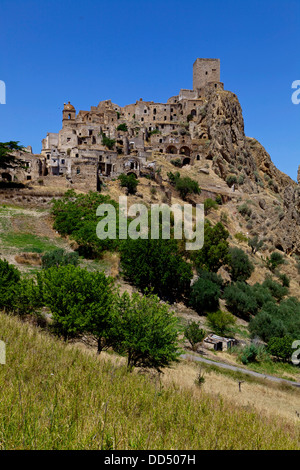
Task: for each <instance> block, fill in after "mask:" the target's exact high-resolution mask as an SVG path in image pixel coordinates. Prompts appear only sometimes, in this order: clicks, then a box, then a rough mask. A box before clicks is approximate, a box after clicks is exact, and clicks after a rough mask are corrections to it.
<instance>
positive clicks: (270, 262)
mask: <svg viewBox="0 0 300 470" xmlns="http://www.w3.org/2000/svg"><path fill="white" fill-rule="evenodd" d="M281 264H284V258H283V255H282V254H281V253H278V251H273V253H272V254H271V256H270V257H267V266H268V268H269V269H270V271H272V272H274V271H275V269H276V268H277V267H278V266H280V265H281Z"/></svg>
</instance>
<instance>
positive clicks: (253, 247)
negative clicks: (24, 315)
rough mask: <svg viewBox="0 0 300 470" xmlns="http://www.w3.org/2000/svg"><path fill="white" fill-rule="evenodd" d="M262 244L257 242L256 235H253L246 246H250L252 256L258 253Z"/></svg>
mask: <svg viewBox="0 0 300 470" xmlns="http://www.w3.org/2000/svg"><path fill="white" fill-rule="evenodd" d="M263 244H264V242H263V240H259V238H258V235H255V236H254V237H253V238H250V240H249V241H248V245H249V246H250V248H251V251H252V253H253V254H254V255H255V253H256V252H257V251H259V249H260V248H262V246H263Z"/></svg>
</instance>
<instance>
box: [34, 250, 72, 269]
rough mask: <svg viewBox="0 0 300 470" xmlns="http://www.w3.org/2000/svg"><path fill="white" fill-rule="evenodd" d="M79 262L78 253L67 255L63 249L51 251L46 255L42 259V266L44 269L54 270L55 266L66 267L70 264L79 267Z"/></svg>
mask: <svg viewBox="0 0 300 470" xmlns="http://www.w3.org/2000/svg"><path fill="white" fill-rule="evenodd" d="M78 262H79V255H78V253H77V252H75V251H73V252H71V253H67V252H66V251H65V250H63V249H62V248H58V249H57V250H53V251H49V252H48V253H45V254H44V256H43V257H42V266H43V268H44V269H48V268H52V267H53V266H56V267H59V266H66V265H68V264H72V265H73V266H77V265H78Z"/></svg>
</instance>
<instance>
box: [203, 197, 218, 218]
mask: <svg viewBox="0 0 300 470" xmlns="http://www.w3.org/2000/svg"><path fill="white" fill-rule="evenodd" d="M212 209H215V210H216V209H218V203H217V202H216V201H214V200H213V199H211V198H208V199H205V201H204V214H205V215H207V214H208V213H209V212H210V211H211V210H212Z"/></svg>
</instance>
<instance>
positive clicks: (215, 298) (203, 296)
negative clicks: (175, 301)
mask: <svg viewBox="0 0 300 470" xmlns="http://www.w3.org/2000/svg"><path fill="white" fill-rule="evenodd" d="M219 297H220V288H219V286H218V285H217V284H215V283H214V282H212V281H210V280H208V279H201V278H199V279H198V280H197V281H196V282H195V283H194V284H193V285H192V287H191V293H190V298H189V303H190V306H191V307H192V308H194V309H195V310H196V312H197V313H199V314H203V313H205V312H211V311H214V310H216V309H218V307H219Z"/></svg>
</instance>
